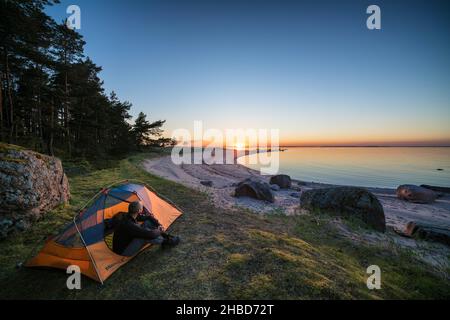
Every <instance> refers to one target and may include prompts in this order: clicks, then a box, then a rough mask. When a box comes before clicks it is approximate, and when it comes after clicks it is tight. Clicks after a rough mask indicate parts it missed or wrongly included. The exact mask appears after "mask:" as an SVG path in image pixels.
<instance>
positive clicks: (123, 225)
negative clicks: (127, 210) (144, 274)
mask: <svg viewBox="0 0 450 320" xmlns="http://www.w3.org/2000/svg"><path fill="white" fill-rule="evenodd" d="M145 218H147V217H145ZM145 218H142V217H139V216H138V219H133V217H132V216H131V215H129V214H123V216H122V217H121V219H120V222H119V223H118V225H117V227H116V228H115V231H114V237H113V251H114V252H115V253H117V254H122V252H123V251H124V250H125V249H126V248H127V247H128V245H129V244H130V243H131V241H133V239H135V238H140V239H149V240H151V239H155V238H157V237H159V236H160V235H161V231H160V230H159V229H156V228H155V229H147V228H144V227H143V226H141V225H140V224H139V223H138V221H143V220H146V219H145ZM155 227H156V226H155Z"/></svg>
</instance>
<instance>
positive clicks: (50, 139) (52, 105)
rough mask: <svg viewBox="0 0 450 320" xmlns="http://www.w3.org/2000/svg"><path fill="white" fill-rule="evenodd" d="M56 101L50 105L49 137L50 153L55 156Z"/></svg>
mask: <svg viewBox="0 0 450 320" xmlns="http://www.w3.org/2000/svg"><path fill="white" fill-rule="evenodd" d="M54 109H55V107H54V101H53V98H52V102H51V105H50V138H49V139H48V154H49V155H51V156H54V154H53V130H54V128H55V111H54Z"/></svg>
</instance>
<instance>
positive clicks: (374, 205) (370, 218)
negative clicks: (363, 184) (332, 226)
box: [300, 187, 386, 232]
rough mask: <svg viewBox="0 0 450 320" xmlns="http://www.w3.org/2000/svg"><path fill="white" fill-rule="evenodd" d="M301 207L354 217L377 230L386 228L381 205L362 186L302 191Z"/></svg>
mask: <svg viewBox="0 0 450 320" xmlns="http://www.w3.org/2000/svg"><path fill="white" fill-rule="evenodd" d="M300 203H301V206H302V208H305V209H308V210H310V211H312V212H314V211H320V212H324V213H328V214H331V215H336V216H343V217H356V218H358V219H360V220H362V221H364V222H365V223H366V224H367V225H368V226H370V227H372V228H373V229H375V230H377V231H381V232H384V231H385V230H386V220H385V217H384V210H383V207H382V205H381V203H380V201H378V199H377V197H375V196H374V195H373V194H372V193H370V192H369V191H367V190H366V189H363V188H356V187H332V188H324V189H313V190H308V191H305V192H303V193H302V195H301V197H300Z"/></svg>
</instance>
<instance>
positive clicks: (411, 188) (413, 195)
mask: <svg viewBox="0 0 450 320" xmlns="http://www.w3.org/2000/svg"><path fill="white" fill-rule="evenodd" d="M437 197H438V194H437V193H436V192H434V191H433V190H430V189H427V188H423V187H419V186H416V185H413V184H403V185H401V186H399V187H398V188H397V198H399V199H401V200H406V201H409V202H414V203H432V202H433V201H434V200H436V198H437Z"/></svg>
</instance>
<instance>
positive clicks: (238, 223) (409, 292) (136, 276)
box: [0, 153, 450, 299]
mask: <svg viewBox="0 0 450 320" xmlns="http://www.w3.org/2000/svg"><path fill="white" fill-rule="evenodd" d="M154 156H158V154H157V153H147V154H140V155H137V156H133V157H130V158H127V159H124V160H120V161H117V162H116V164H115V165H114V166H111V167H109V168H105V169H102V170H96V169H89V168H87V167H89V166H85V167H86V168H84V169H83V170H81V171H79V172H77V170H73V171H72V172H75V174H72V175H71V176H70V184H71V192H72V200H71V202H70V204H69V205H67V206H65V207H61V208H57V209H55V210H53V211H52V212H49V213H48V214H46V215H45V216H44V218H43V219H41V220H40V221H39V222H37V223H36V224H35V225H34V226H33V227H32V229H31V230H29V231H27V232H24V233H20V234H15V235H13V236H11V237H9V238H8V239H7V240H5V241H3V242H0V250H1V252H2V254H1V256H0V298H2V299H13V298H21V299H270V298H273V299H421V298H427V299H433V298H437V299H442V298H449V297H450V283H449V282H448V280H447V281H446V280H444V279H443V278H441V277H440V276H439V275H438V274H436V273H434V272H433V271H432V270H429V269H428V268H427V266H425V265H424V264H422V263H420V262H418V261H417V260H415V259H414V258H413V257H412V256H411V255H410V254H408V253H407V252H406V251H402V250H400V249H398V248H393V249H392V250H389V249H386V247H381V246H380V247H379V248H378V247H377V246H370V247H369V246H365V245H361V244H358V245H357V244H355V243H352V242H350V241H349V240H346V239H345V238H342V237H340V236H339V234H338V232H337V230H336V228H334V226H333V220H332V219H327V218H326V217H324V216H320V217H319V218H317V217H315V216H312V215H302V216H285V215H283V214H278V212H274V214H271V215H258V214H256V213H254V212H251V211H249V210H245V209H240V208H236V209H234V210H231V211H230V210H224V209H221V208H216V207H214V206H213V205H212V204H211V202H210V201H209V200H208V197H207V196H206V195H205V194H203V193H200V192H197V191H193V190H191V189H188V188H186V187H184V186H181V185H179V184H176V183H173V182H170V181H167V180H164V179H162V178H158V177H155V176H153V175H151V174H149V173H147V172H145V171H144V170H142V169H141V167H140V162H141V161H142V160H143V159H144V158H146V157H154ZM127 178H128V179H139V180H142V181H145V182H146V183H148V184H149V185H151V186H152V187H153V188H154V189H156V190H157V191H158V192H159V193H161V194H162V195H164V196H165V197H168V198H169V199H171V200H172V201H174V202H175V203H176V204H177V205H178V206H179V207H180V208H181V209H182V210H183V211H184V215H183V216H182V217H181V218H179V219H178V220H177V221H176V222H175V223H174V224H173V226H172V228H171V231H172V232H173V233H174V234H177V235H180V236H181V237H182V239H183V242H182V243H181V244H180V245H179V246H177V247H174V248H171V249H162V248H159V247H154V248H151V249H149V250H147V251H145V252H144V253H142V254H141V255H139V256H138V257H136V258H135V259H133V260H132V261H131V262H129V263H128V264H126V265H125V266H123V267H122V268H120V269H119V270H118V271H117V272H116V273H115V274H113V275H112V276H111V278H109V279H108V280H107V281H106V282H105V284H104V285H100V284H98V283H96V282H94V281H92V280H89V279H88V278H84V277H83V279H82V289H81V290H68V289H67V288H66V279H67V278H66V277H67V275H66V274H65V273H64V272H63V271H61V270H51V269H27V268H19V269H18V268H16V267H15V266H16V264H17V263H18V262H21V261H24V260H25V259H26V258H27V256H29V254H30V253H36V250H37V249H38V248H39V246H40V245H41V244H42V243H43V237H44V236H47V235H48V234H52V233H55V232H56V231H57V230H58V229H59V228H60V227H62V226H63V225H65V224H66V223H67V222H68V221H69V220H70V219H71V218H72V217H73V215H74V214H75V212H76V208H78V207H80V206H81V205H82V204H84V202H85V201H86V200H87V199H89V198H90V197H92V195H93V194H95V193H96V192H97V191H98V190H99V189H100V188H101V187H103V186H105V185H108V184H111V183H113V182H115V181H117V180H121V179H127ZM36 245H38V247H37V248H36V249H35V250H33V248H34V247H35V246H36ZM372 264H376V265H378V266H380V268H381V270H382V289H381V290H369V289H367V286H366V279H367V276H368V275H367V274H366V268H367V267H368V266H369V265H372Z"/></svg>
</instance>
